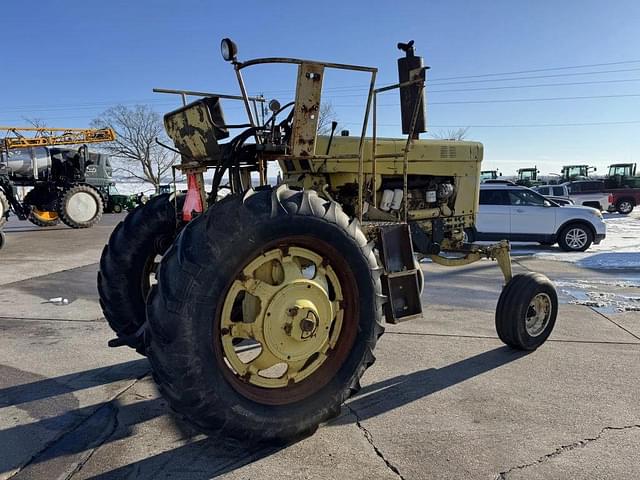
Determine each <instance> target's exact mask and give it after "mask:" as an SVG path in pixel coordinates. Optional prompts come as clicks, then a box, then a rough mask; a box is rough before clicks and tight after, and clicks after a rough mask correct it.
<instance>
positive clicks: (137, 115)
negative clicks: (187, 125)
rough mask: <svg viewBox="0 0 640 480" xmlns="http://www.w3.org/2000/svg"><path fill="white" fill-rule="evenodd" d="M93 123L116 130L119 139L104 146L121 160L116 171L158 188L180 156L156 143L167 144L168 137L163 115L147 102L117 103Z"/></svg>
mask: <svg viewBox="0 0 640 480" xmlns="http://www.w3.org/2000/svg"><path fill="white" fill-rule="evenodd" d="M91 126H92V127H94V128H106V127H109V128H112V129H113V130H114V131H115V133H116V140H115V141H113V142H109V143H107V144H105V145H104V146H103V147H102V148H103V149H104V150H105V151H106V152H107V153H109V154H110V155H112V156H113V157H114V158H115V159H117V160H118V162H117V166H116V168H115V171H116V172H124V173H125V174H126V176H128V178H136V179H138V180H142V181H144V182H148V183H151V184H152V185H153V186H154V187H155V188H156V190H157V189H158V186H159V185H160V184H161V183H162V180H163V178H165V177H166V174H167V172H169V171H170V169H171V166H172V165H173V164H174V163H175V162H176V160H177V158H178V155H177V154H176V153H174V152H172V151H170V150H167V149H166V148H163V147H161V146H160V145H158V144H157V143H156V138H158V139H159V140H160V141H162V142H163V143H164V141H167V137H166V135H165V132H164V125H163V124H162V118H161V117H160V114H158V113H157V112H156V111H154V110H153V109H151V108H150V107H149V106H147V105H136V106H134V107H132V108H128V107H126V106H124V105H116V106H115V107H111V108H109V109H108V110H106V111H105V112H103V113H102V114H101V115H100V116H99V117H98V118H96V119H94V120H93V121H92V122H91ZM163 140H164V141H163Z"/></svg>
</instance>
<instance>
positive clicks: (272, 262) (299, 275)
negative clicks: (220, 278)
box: [220, 246, 344, 388]
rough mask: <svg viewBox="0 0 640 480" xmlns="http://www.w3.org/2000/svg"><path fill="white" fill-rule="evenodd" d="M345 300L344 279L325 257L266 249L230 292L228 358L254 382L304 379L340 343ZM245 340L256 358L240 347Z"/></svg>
mask: <svg viewBox="0 0 640 480" xmlns="http://www.w3.org/2000/svg"><path fill="white" fill-rule="evenodd" d="M342 301H343V296H342V286H341V284H340V281H339V280H338V277H337V275H336V273H335V272H334V270H333V268H332V267H331V265H329V264H327V262H326V261H325V259H324V258H323V257H322V256H320V255H318V254H317V253H314V252H313V251H312V250H309V249H306V248H301V247H293V246H291V247H287V248H276V249H273V250H270V251H267V252H266V253H262V254H261V255H259V256H258V257H257V258H255V259H254V260H253V261H251V262H249V264H248V265H247V266H246V267H245V268H244V269H243V270H242V272H241V274H240V275H239V277H238V279H236V280H235V281H234V282H233V283H232V285H231V287H230V289H229V291H228V293H227V294H226V297H225V300H224V304H223V308H222V312H221V321H220V327H221V328H220V334H221V341H222V348H223V351H224V356H225V359H226V361H227V362H228V364H229V365H230V366H231V368H232V369H233V371H234V372H235V375H236V376H238V377H240V378H242V381H243V382H246V383H249V384H251V385H254V386H259V387H263V388H265V387H266V388H286V387H288V386H290V385H291V384H292V383H297V382H300V381H302V380H303V379H305V378H307V377H309V376H310V375H311V374H312V373H314V372H315V371H317V370H318V369H319V368H320V367H321V366H322V365H323V364H324V363H325V362H326V360H327V359H328V358H329V356H330V355H331V350H332V349H333V348H334V347H335V346H336V344H337V342H338V338H339V337H340V334H341V331H342V322H343V317H344V311H343V308H342ZM242 340H250V341H251V343H252V344H253V345H254V348H253V350H254V356H253V358H248V357H250V355H249V354H248V352H246V354H245V352H240V353H239V352H238V351H236V345H238V344H239V342H241V341H242ZM256 344H259V345H256ZM257 347H259V350H258V348H257ZM256 351H257V352H256ZM274 372H275V373H274Z"/></svg>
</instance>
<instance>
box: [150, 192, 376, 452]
mask: <svg viewBox="0 0 640 480" xmlns="http://www.w3.org/2000/svg"><path fill="white" fill-rule="evenodd" d="M379 274H380V271H379V269H378V263H377V261H376V256H375V254H374V252H373V250H372V247H371V246H370V245H369V244H368V243H367V239H366V237H365V236H364V234H363V233H362V231H361V230H360V228H359V227H358V223H357V221H355V220H352V221H350V219H349V217H348V216H347V215H346V214H345V213H344V212H343V211H342V209H341V207H340V206H339V205H338V204H337V203H335V202H330V201H327V200H324V199H322V198H320V197H319V196H318V195H317V193H316V192H314V191H303V192H298V191H293V190H290V189H287V188H286V187H285V186H280V187H278V188H277V189H260V190H257V191H254V190H250V191H249V192H248V193H247V194H246V195H245V196H244V198H242V197H240V196H234V197H231V198H229V199H225V200H222V201H221V202H219V203H218V204H216V205H214V206H213V207H211V208H210V209H209V210H208V211H207V212H206V213H205V214H204V215H202V216H201V217H198V218H196V219H195V220H194V221H192V222H191V223H189V224H188V225H187V226H186V227H185V228H184V230H183V231H182V233H181V234H180V236H179V237H178V239H177V240H176V242H175V244H174V245H173V247H172V248H171V249H170V250H169V251H168V252H167V254H166V255H165V257H164V258H163V259H162V262H161V264H160V269H159V275H158V283H157V285H155V286H154V287H153V289H152V291H151V294H150V295H149V299H148V303H147V320H148V327H149V330H148V332H147V334H145V343H146V344H147V354H148V357H149V360H150V361H151V365H152V368H153V375H154V379H155V380H156V382H157V383H158V385H159V387H160V390H161V392H162V393H163V395H164V396H165V398H166V399H167V401H168V402H169V404H170V406H171V407H172V408H173V409H174V410H176V411H177V412H178V413H179V414H180V415H181V416H182V417H183V418H186V419H187V420H189V421H190V422H191V423H193V424H194V425H195V426H196V427H198V428H199V429H200V430H203V431H205V432H217V433H219V434H220V433H221V434H223V435H228V436H232V437H237V438H242V439H244V440H245V441H261V440H268V439H278V440H285V439H291V438H297V437H300V436H302V435H305V434H309V433H311V432H313V431H314V430H315V429H316V428H317V426H318V425H319V424H320V422H323V421H325V420H327V419H329V418H331V417H333V416H336V415H337V414H338V413H339V412H340V406H341V404H342V403H343V402H344V401H345V400H346V399H347V398H348V397H349V396H351V395H352V394H353V393H354V392H356V391H357V390H358V389H359V388H360V386H359V380H360V377H361V376H362V374H363V373H364V371H365V370H366V368H367V367H369V366H370V365H371V364H373V362H374V356H373V348H374V347H375V344H376V342H377V340H378V337H379V336H380V335H381V334H382V332H383V327H382V325H381V323H380V322H381V319H382V304H383V301H382V300H383V298H384V297H382V295H381V285H380V275H379Z"/></svg>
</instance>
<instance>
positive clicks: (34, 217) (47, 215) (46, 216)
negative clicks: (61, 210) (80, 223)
mask: <svg viewBox="0 0 640 480" xmlns="http://www.w3.org/2000/svg"><path fill="white" fill-rule="evenodd" d="M28 220H29V221H30V222H31V223H33V224H34V225H37V226H38V227H55V226H56V225H58V224H59V223H60V216H59V215H58V212H50V211H46V210H38V209H36V208H32V209H31V212H30V213H29V218H28Z"/></svg>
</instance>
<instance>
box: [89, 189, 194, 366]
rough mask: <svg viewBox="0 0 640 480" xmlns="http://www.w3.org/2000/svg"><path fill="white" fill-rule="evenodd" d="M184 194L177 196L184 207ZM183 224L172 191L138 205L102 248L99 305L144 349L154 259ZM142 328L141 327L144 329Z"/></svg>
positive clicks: (112, 323) (121, 331)
mask: <svg viewBox="0 0 640 480" xmlns="http://www.w3.org/2000/svg"><path fill="white" fill-rule="evenodd" d="M183 201H184V197H181V196H180V197H178V198H177V201H176V204H177V209H178V210H179V209H181V207H182V203H183ZM179 228H180V223H179V221H178V218H177V216H176V206H175V205H174V202H173V199H172V198H171V197H170V196H169V195H168V194H164V195H158V196H157V197H154V198H152V199H151V200H150V201H149V202H147V203H146V204H145V205H143V206H140V207H138V208H136V209H135V210H134V211H133V212H131V213H129V214H128V215H127V217H126V218H125V219H124V220H123V221H122V222H120V223H119V224H118V225H117V226H116V228H115V229H114V230H113V233H112V234H111V237H110V238H109V243H108V244H107V245H105V247H104V249H103V250H102V256H101V258H100V270H99V271H98V293H99V296H100V306H101V307H102V311H103V313H104V316H105V318H106V319H107V322H108V323H109V326H110V327H111V329H112V330H113V331H114V332H115V333H116V335H117V336H118V338H120V339H124V340H125V341H126V342H128V343H126V344H127V345H129V346H130V347H132V348H135V349H136V350H137V351H138V352H139V353H141V354H144V345H143V342H142V335H141V334H139V335H136V333H138V332H139V331H140V329H141V327H142V325H143V324H144V322H145V320H146V316H145V308H146V307H145V300H146V297H147V295H148V293H149V289H150V288H151V275H153V274H154V269H155V266H156V264H155V260H156V257H157V256H158V255H162V254H163V253H164V252H165V251H166V250H167V248H169V246H170V245H171V244H172V243H173V241H174V239H175V237H176V235H177V234H178V231H179ZM140 333H142V332H140Z"/></svg>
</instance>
